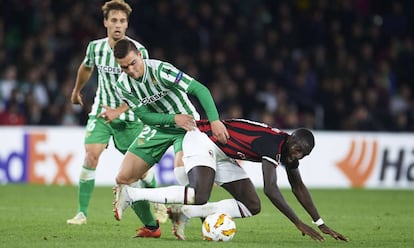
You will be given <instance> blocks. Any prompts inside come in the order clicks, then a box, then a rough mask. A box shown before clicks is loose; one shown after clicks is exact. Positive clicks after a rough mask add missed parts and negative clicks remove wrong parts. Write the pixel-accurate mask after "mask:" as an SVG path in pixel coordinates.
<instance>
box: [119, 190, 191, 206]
mask: <svg viewBox="0 0 414 248" xmlns="http://www.w3.org/2000/svg"><path fill="white" fill-rule="evenodd" d="M127 192H128V195H129V197H130V198H131V199H132V201H141V200H148V201H150V202H158V203H164V204H167V203H180V204H194V197H195V193H194V189H193V188H189V187H185V186H169V187H162V188H131V187H127Z"/></svg>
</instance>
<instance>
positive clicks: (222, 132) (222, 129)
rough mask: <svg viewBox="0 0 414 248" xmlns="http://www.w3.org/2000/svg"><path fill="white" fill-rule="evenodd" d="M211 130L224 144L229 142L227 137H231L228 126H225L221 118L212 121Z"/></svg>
mask: <svg viewBox="0 0 414 248" xmlns="http://www.w3.org/2000/svg"><path fill="white" fill-rule="evenodd" d="M210 125H211V131H212V132H213V136H214V137H215V138H216V139H217V140H218V141H219V142H220V143H223V144H226V143H227V139H228V138H230V135H229V133H228V132H227V128H226V126H224V124H223V122H221V121H220V120H217V121H213V122H211V123H210Z"/></svg>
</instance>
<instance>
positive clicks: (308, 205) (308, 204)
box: [286, 168, 348, 241]
mask: <svg viewBox="0 0 414 248" xmlns="http://www.w3.org/2000/svg"><path fill="white" fill-rule="evenodd" d="M286 172H287V174H288V180H289V183H290V185H291V186H292V191H293V193H294V194H295V196H296V198H297V199H298V201H299V202H300V203H301V204H302V206H303V207H304V208H305V210H306V211H307V212H308V213H309V215H310V216H311V217H312V219H313V220H314V221H315V222H314V223H315V224H317V225H318V227H319V229H320V230H321V231H322V232H323V233H325V234H329V235H331V236H332V237H333V238H334V239H336V240H343V241H348V238H346V237H345V236H343V235H342V234H340V233H337V232H336V231H334V230H332V229H330V228H329V227H328V226H327V225H325V224H324V222H323V221H322V219H321V218H320V215H319V213H318V210H317V209H316V206H315V204H314V203H313V201H312V197H311V195H310V193H309V190H308V189H307V187H306V186H305V184H304V183H303V181H302V177H301V176H300V173H299V170H298V169H297V168H296V169H287V170H286ZM318 221H320V222H321V223H318Z"/></svg>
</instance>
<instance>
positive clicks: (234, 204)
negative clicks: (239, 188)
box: [181, 199, 252, 218]
mask: <svg viewBox="0 0 414 248" xmlns="http://www.w3.org/2000/svg"><path fill="white" fill-rule="evenodd" d="M181 211H182V213H183V214H184V215H185V216H187V217H188V218H193V217H207V216H208V215H210V214H213V213H226V214H228V215H229V216H231V217H233V218H245V217H250V216H252V213H251V212H250V211H249V209H247V207H246V206H245V205H244V204H243V203H241V202H239V201H236V200H235V199H226V200H221V201H218V202H208V203H206V204H204V205H184V206H182V208H181Z"/></svg>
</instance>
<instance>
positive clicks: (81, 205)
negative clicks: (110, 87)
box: [66, 116, 111, 225]
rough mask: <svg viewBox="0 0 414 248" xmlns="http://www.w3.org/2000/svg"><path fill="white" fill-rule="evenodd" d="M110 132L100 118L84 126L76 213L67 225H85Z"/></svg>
mask: <svg viewBox="0 0 414 248" xmlns="http://www.w3.org/2000/svg"><path fill="white" fill-rule="evenodd" d="M110 136H111V130H110V128H109V125H107V124H105V123H104V121H103V120H102V119H101V118H96V117H94V116H92V117H90V118H89V120H88V123H87V125H86V136H85V141H84V142H85V158H84V163H83V165H82V168H81V173H80V176H79V187H78V213H77V214H76V216H75V217H73V218H72V219H68V220H67V221H66V223H68V224H77V225H81V224H86V218H87V216H88V208H89V203H90V199H91V197H92V193H93V190H94V188H95V170H96V168H97V166H98V161H99V157H100V156H101V154H102V152H103V151H104V150H105V148H106V147H107V144H108V142H109V138H110Z"/></svg>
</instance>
